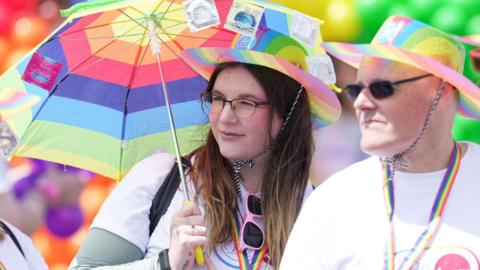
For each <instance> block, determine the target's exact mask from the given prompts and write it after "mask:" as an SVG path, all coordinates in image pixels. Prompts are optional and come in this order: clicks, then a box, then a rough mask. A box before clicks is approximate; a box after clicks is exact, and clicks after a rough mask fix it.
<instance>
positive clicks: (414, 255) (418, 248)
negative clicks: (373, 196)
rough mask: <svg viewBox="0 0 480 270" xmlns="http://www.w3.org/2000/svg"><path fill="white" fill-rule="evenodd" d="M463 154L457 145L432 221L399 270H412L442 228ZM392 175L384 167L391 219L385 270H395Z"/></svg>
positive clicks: (387, 168) (434, 208) (387, 202)
mask: <svg viewBox="0 0 480 270" xmlns="http://www.w3.org/2000/svg"><path fill="white" fill-rule="evenodd" d="M461 156H462V152H461V149H460V145H458V144H457V143H455V147H454V149H453V152H452V155H451V156H450V161H449V163H448V167H447V171H446V172H445V175H444V176H443V180H442V183H441V185H440V188H439V189H438V192H437V196H436V198H435V202H434V203H433V206H432V210H431V212H430V220H429V223H428V225H427V228H425V230H424V231H423V232H422V234H420V236H419V237H418V239H417V241H416V242H415V245H414V246H413V247H412V248H411V249H410V250H409V252H408V254H407V256H406V257H405V258H404V259H403V261H402V263H401V264H400V267H399V268H398V269H401V270H403V269H405V270H408V269H410V268H411V267H412V266H413V265H414V264H415V262H416V261H417V260H418V259H419V258H420V257H421V256H422V254H423V252H424V251H425V249H426V247H427V245H428V244H429V243H430V242H431V241H432V239H433V238H434V236H435V235H436V233H437V232H438V229H439V227H440V220H441V217H442V213H443V209H444V208H445V204H446V203H447V199H448V195H449V194H450V191H451V190H452V185H453V182H454V181H455V177H456V175H457V172H458V168H459V167H460V159H461ZM391 174H392V170H391V168H390V166H389V164H388V163H386V165H385V166H384V177H383V178H384V188H383V194H384V200H385V208H386V210H387V214H388V217H389V219H390V233H389V235H388V242H387V247H386V250H385V266H384V269H385V270H394V269H395V262H394V258H395V243H394V232H393V225H392V219H393V210H394V193H393V179H392V181H389V179H390V177H391Z"/></svg>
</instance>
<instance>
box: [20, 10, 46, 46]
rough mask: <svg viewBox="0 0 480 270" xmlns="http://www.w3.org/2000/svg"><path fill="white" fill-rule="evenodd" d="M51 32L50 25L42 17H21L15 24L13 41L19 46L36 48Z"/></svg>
mask: <svg viewBox="0 0 480 270" xmlns="http://www.w3.org/2000/svg"><path fill="white" fill-rule="evenodd" d="M49 31H50V25H49V24H48V23H47V22H46V21H45V20H44V19H43V18H42V17H40V16H37V15H25V16H20V17H17V19H16V20H15V22H14V23H13V31H12V34H11V40H12V42H13V43H14V44H16V45H17V46H30V47H34V46H36V45H38V44H39V43H40V42H41V41H42V40H43V39H44V38H46V37H47V35H48V32H49Z"/></svg>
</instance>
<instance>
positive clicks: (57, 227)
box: [46, 205, 85, 238]
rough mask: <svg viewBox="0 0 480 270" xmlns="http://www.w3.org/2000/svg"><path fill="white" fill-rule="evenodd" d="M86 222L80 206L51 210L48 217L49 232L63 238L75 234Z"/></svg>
mask: <svg viewBox="0 0 480 270" xmlns="http://www.w3.org/2000/svg"><path fill="white" fill-rule="evenodd" d="M84 220H85V218H84V215H83V212H82V210H81V209H80V207H79V206H78V205H67V206H59V207H55V208H49V209H48V212H47V217H46V223H47V228H48V230H49V231H50V232H51V233H52V234H54V235H56V236H58V237H63V238H67V237H69V236H71V235H72V234H74V233H75V232H76V231H77V230H78V229H79V228H80V227H81V226H82V224H83V222H84Z"/></svg>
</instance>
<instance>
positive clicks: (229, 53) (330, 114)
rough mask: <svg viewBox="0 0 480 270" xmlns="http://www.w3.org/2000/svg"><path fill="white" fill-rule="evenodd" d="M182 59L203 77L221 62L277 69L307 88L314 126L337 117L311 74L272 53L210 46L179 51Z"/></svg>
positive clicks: (334, 104)
mask: <svg viewBox="0 0 480 270" xmlns="http://www.w3.org/2000/svg"><path fill="white" fill-rule="evenodd" d="M182 58H183V59H184V60H185V61H186V62H187V63H189V64H190V65H191V66H192V68H193V69H194V70H195V71H196V72H198V73H199V74H200V75H202V76H203V77H204V78H207V79H208V78H209V77H210V74H211V73H212V72H213V70H214V69H215V66H216V65H217V64H218V63H221V62H229V61H234V62H241V63H249V64H255V65H261V66H265V67H269V68H272V69H275V70H278V71H280V72H282V73H284V74H286V75H288V76H290V77H292V78H293V79H295V80H297V81H298V82H300V83H301V84H302V85H303V86H304V87H305V88H306V89H307V93H308V98H309V102H310V110H311V112H312V114H313V116H314V119H312V120H313V124H314V126H315V127H317V128H321V127H325V126H327V125H329V124H331V123H333V122H335V121H336V120H337V119H338V117H339V116H340V113H341V107H340V103H339V101H338V99H337V97H336V96H335V94H334V93H333V91H332V90H331V89H330V88H329V87H328V86H327V85H325V84H324V83H322V81H320V80H319V79H318V78H317V77H315V76H313V75H312V74H310V73H308V72H305V71H303V70H301V69H300V68H297V67H296V66H294V65H293V64H291V63H289V62H287V61H285V60H283V59H281V58H279V57H276V56H274V55H271V54H268V53H262V52H257V51H252V50H240V49H229V48H214V47H210V48H199V49H188V50H186V51H184V52H182Z"/></svg>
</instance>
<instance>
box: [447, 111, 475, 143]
mask: <svg viewBox="0 0 480 270" xmlns="http://www.w3.org/2000/svg"><path fill="white" fill-rule="evenodd" d="M452 135H453V138H454V139H455V140H457V141H471V142H476V143H480V121H478V120H473V119H470V118H465V117H462V116H458V115H457V116H456V117H455V121H454V123H453V130H452Z"/></svg>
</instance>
